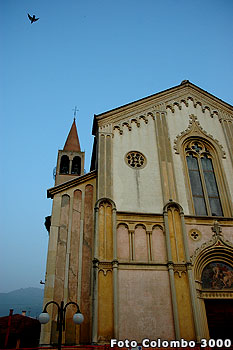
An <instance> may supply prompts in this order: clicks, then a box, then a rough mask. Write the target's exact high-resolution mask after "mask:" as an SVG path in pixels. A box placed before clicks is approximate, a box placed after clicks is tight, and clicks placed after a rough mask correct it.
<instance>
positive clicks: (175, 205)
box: [163, 199, 184, 214]
mask: <svg viewBox="0 0 233 350" xmlns="http://www.w3.org/2000/svg"><path fill="white" fill-rule="evenodd" d="M170 207H175V208H176V209H177V210H178V212H179V213H180V214H184V210H183V208H182V206H181V205H180V204H179V203H177V202H175V201H173V200H172V199H169V201H168V202H167V204H165V206H164V207H163V213H167V212H168V209H169V208H170Z"/></svg>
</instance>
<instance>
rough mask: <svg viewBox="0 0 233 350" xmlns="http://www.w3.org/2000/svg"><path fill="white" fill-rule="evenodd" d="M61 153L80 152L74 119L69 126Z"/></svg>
mask: <svg viewBox="0 0 233 350" xmlns="http://www.w3.org/2000/svg"><path fill="white" fill-rule="evenodd" d="M63 151H75V152H81V149H80V143H79V138H78V132H77V128H76V122H75V118H74V121H73V124H72V126H71V129H70V132H69V135H68V137H67V139H66V143H65V146H64V148H63Z"/></svg>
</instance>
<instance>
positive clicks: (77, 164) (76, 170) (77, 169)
mask: <svg viewBox="0 0 233 350" xmlns="http://www.w3.org/2000/svg"><path fill="white" fill-rule="evenodd" d="M71 174H76V175H80V174H81V158H80V157H78V156H76V157H74V159H73V161H72V168H71Z"/></svg>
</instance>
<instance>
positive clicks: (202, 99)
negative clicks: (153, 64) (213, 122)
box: [93, 80, 233, 135]
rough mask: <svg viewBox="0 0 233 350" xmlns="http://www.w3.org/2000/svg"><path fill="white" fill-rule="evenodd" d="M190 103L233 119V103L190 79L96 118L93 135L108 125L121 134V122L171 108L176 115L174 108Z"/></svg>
mask: <svg viewBox="0 0 233 350" xmlns="http://www.w3.org/2000/svg"><path fill="white" fill-rule="evenodd" d="M190 103H193V106H194V108H195V107H197V106H198V105H199V106H200V107H201V109H202V111H203V112H205V111H206V110H208V111H209V112H210V116H211V117H213V116H215V115H216V116H218V118H222V116H220V114H221V115H222V114H223V113H224V115H225V116H226V117H227V118H229V120H232V118H233V107H232V106H231V105H230V104H228V103H226V102H224V101H223V100H221V99H219V98H217V97H215V96H214V95H212V94H210V93H208V92H207V91H205V90H203V89H201V88H199V87H198V86H196V85H194V84H192V83H191V82H189V81H188V80H187V81H185V83H182V84H180V85H177V86H174V87H172V88H169V89H166V90H164V91H161V92H158V93H156V94H153V95H151V96H147V97H144V98H142V99H139V100H136V101H133V102H130V103H128V104H125V105H123V106H120V107H117V108H114V109H112V110H109V111H107V112H104V113H101V114H99V115H95V118H94V124H93V134H94V135H95V134H96V131H97V129H98V128H99V127H102V126H104V125H109V124H112V125H113V126H115V127H116V129H117V127H119V128H120V129H119V131H122V128H121V123H122V122H123V121H125V122H126V123H129V121H130V120H131V119H132V117H133V116H137V117H139V116H140V115H143V116H147V113H149V112H151V113H153V114H154V113H155V112H156V111H158V112H163V113H166V110H168V109H170V110H171V111H172V112H174V111H175V108H177V107H178V109H179V110H180V109H182V108H183V107H188V106H189V104H190ZM127 127H128V126H127ZM129 128H130V123H129Z"/></svg>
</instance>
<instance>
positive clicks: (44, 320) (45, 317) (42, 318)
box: [39, 312, 49, 324]
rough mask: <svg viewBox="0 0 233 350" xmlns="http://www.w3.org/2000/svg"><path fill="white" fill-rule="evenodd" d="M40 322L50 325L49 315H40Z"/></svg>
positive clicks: (44, 313) (45, 313) (43, 313)
mask: <svg viewBox="0 0 233 350" xmlns="http://www.w3.org/2000/svg"><path fill="white" fill-rule="evenodd" d="M39 322H40V323H41V324H45V323H48V322H49V314H48V313H47V312H42V313H41V314H40V315H39Z"/></svg>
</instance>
